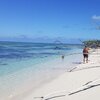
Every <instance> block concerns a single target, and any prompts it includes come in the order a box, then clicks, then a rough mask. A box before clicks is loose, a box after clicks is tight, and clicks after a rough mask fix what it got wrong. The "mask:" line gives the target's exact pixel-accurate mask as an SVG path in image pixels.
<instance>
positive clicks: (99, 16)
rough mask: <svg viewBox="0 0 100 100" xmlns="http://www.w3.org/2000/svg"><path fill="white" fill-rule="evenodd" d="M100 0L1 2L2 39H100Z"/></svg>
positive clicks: (0, 22)
mask: <svg viewBox="0 0 100 100" xmlns="http://www.w3.org/2000/svg"><path fill="white" fill-rule="evenodd" d="M99 25H100V0H0V39H1V40H3V39H4V40H6V39H7V40H11V39H13V40H18V39H23V40H32V41H36V40H37V41H38V40H41V41H42V39H43V40H46V41H48V40H49V39H54V38H58V39H59V38H62V39H79V38H80V39H82V38H83V39H100V30H99V27H98V26H99Z"/></svg>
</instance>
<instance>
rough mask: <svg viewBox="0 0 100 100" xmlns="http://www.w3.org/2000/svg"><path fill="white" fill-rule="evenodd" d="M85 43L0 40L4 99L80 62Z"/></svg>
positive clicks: (1, 95)
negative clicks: (63, 57)
mask: <svg viewBox="0 0 100 100" xmlns="http://www.w3.org/2000/svg"><path fill="white" fill-rule="evenodd" d="M82 47H83V46H82V45H79V44H62V43H28V42H7V41H6V42H0V100H10V97H12V95H13V96H16V95H21V94H23V93H24V92H26V91H30V90H31V89H32V88H33V90H35V88H37V87H39V86H40V84H41V85H42V84H44V83H45V82H47V81H48V80H50V79H52V78H55V77H57V75H59V74H61V73H62V72H64V71H65V70H68V69H70V68H72V66H73V65H77V64H79V63H80V62H81V59H80V57H81V58H82V56H81V52H82ZM62 55H64V56H65V59H62V58H61V56H62ZM66 63H67V64H66Z"/></svg>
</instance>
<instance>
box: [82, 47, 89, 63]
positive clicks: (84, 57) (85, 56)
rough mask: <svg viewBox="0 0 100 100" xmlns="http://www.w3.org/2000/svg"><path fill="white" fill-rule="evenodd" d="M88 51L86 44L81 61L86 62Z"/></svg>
mask: <svg viewBox="0 0 100 100" xmlns="http://www.w3.org/2000/svg"><path fill="white" fill-rule="evenodd" d="M88 53H89V48H87V47H86V46H85V47H84V49H83V63H85V62H86V63H88Z"/></svg>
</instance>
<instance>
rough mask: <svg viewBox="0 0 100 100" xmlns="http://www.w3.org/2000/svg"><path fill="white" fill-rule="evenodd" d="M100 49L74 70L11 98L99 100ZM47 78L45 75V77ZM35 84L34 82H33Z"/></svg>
mask: <svg viewBox="0 0 100 100" xmlns="http://www.w3.org/2000/svg"><path fill="white" fill-rule="evenodd" d="M99 59H100V49H96V50H95V51H94V52H92V53H90V55H89V62H88V63H85V64H83V63H81V64H78V65H77V66H75V68H73V69H72V70H69V71H68V70H65V73H63V74H62V75H60V76H59V77H57V78H56V79H52V80H50V81H49V82H47V83H45V84H44V85H41V86H40V87H38V88H37V89H36V90H35V91H34V90H33V89H31V90H30V91H28V92H26V93H24V94H23V95H18V96H15V97H13V95H10V96H9V100H99V97H100V95H99V94H100V60H99ZM43 78H45V77H43ZM33 84H34V83H33Z"/></svg>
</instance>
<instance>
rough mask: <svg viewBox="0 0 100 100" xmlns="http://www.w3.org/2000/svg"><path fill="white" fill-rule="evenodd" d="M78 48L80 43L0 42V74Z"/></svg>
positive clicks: (50, 58) (8, 72)
mask: <svg viewBox="0 0 100 100" xmlns="http://www.w3.org/2000/svg"><path fill="white" fill-rule="evenodd" d="M78 48H79V49H80V48H81V46H80V45H68V44H63V45H60V44H46V43H20V42H0V76H2V75H7V74H11V73H13V72H15V71H18V70H21V69H24V68H27V67H29V66H30V67H32V66H33V67H34V70H35V69H36V67H35V65H36V64H39V63H43V62H45V61H48V60H52V58H53V59H55V58H57V57H59V56H60V55H61V54H67V53H71V52H72V51H76V49H78Z"/></svg>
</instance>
